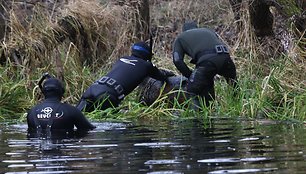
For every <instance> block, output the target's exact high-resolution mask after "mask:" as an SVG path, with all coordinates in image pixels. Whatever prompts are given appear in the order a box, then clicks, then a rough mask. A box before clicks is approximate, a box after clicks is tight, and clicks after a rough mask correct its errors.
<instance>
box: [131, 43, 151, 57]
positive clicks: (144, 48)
mask: <svg viewBox="0 0 306 174" xmlns="http://www.w3.org/2000/svg"><path fill="white" fill-rule="evenodd" d="M131 51H132V55H133V56H135V57H139V58H141V59H143V60H149V61H151V60H152V56H153V53H152V50H151V48H150V47H149V46H148V45H147V44H146V43H145V42H137V43H135V44H133V46H132V48H131Z"/></svg>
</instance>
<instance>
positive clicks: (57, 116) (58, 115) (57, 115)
mask: <svg viewBox="0 0 306 174" xmlns="http://www.w3.org/2000/svg"><path fill="white" fill-rule="evenodd" d="M63 115H64V112H63V111H62V112H61V114H60V113H56V114H55V118H61V117H62V116H63Z"/></svg>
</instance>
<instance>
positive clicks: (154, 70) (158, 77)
mask: <svg viewBox="0 0 306 174" xmlns="http://www.w3.org/2000/svg"><path fill="white" fill-rule="evenodd" d="M149 76H150V77H152V78H154V79H156V80H160V81H163V82H165V81H167V78H168V77H167V76H166V74H165V73H163V72H162V71H160V70H159V69H158V68H157V67H156V66H155V65H153V68H152V70H151V71H150V74H149Z"/></svg>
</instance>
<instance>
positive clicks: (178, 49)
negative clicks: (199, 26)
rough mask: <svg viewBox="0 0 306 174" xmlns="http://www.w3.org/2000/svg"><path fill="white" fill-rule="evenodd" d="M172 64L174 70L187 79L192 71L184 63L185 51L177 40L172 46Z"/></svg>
mask: <svg viewBox="0 0 306 174" xmlns="http://www.w3.org/2000/svg"><path fill="white" fill-rule="evenodd" d="M172 56H173V63H174V65H175V66H176V68H177V69H178V70H179V71H180V72H181V73H182V74H183V76H185V77H187V78H189V77H190V75H191V73H192V71H191V70H190V69H189V67H188V66H187V65H186V63H185V62H184V56H185V51H184V49H183V47H182V43H181V41H180V39H179V38H177V39H176V40H175V41H174V44H173V53H172Z"/></svg>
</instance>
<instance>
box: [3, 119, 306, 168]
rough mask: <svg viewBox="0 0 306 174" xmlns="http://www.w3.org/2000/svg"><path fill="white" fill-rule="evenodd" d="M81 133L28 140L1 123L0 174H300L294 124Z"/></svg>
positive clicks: (216, 123)
mask: <svg viewBox="0 0 306 174" xmlns="http://www.w3.org/2000/svg"><path fill="white" fill-rule="evenodd" d="M94 124H95V125H96V126H97V129H96V130H94V131H90V132H88V133H87V134H78V135H74V136H66V135H63V136H62V137H53V138H52V139H43V138H35V137H34V138H33V137H28V136H27V131H26V129H27V126H26V125H24V124H22V125H8V124H4V123H3V124H1V125H0V159H1V162H0V173H6V174H13V173H14V174H24V173H33V174H53V173H56V174H58V173H82V174H83V173H92V174H93V173H111V174H114V173H129V174H132V173H133V174H134V173H148V174H180V173H197V174H198V173H210V174H216V173H284V174H285V173H286V174H287V173H306V162H305V159H306V154H305V153H306V152H305V149H306V148H305V145H306V133H305V127H304V126H303V125H299V124H292V123H282V122H274V121H266V120H262V121H261V120H255V121H254V120H253V121H252V120H251V121H250V120H245V119H241V118H234V119H228V118H213V119H212V120H210V124H209V125H207V124H203V123H202V122H200V121H197V120H185V121H177V122H173V123H171V124H168V125H163V126H158V127H156V126H148V125H146V126H142V125H138V126H135V125H132V124H130V123H94Z"/></svg>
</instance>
